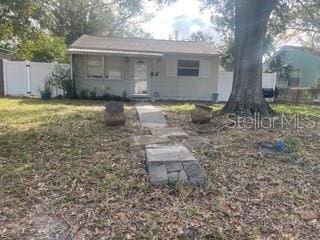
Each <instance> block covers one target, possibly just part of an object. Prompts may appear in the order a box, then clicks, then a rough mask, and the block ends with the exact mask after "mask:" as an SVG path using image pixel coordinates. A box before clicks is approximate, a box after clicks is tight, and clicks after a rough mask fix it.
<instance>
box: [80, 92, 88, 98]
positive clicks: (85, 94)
mask: <svg viewBox="0 0 320 240" xmlns="http://www.w3.org/2000/svg"><path fill="white" fill-rule="evenodd" d="M79 97H80V99H88V90H81V91H80V96H79Z"/></svg>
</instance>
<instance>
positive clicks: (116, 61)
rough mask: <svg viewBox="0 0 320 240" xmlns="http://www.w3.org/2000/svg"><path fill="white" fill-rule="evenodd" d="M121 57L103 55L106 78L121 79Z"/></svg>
mask: <svg viewBox="0 0 320 240" xmlns="http://www.w3.org/2000/svg"><path fill="white" fill-rule="evenodd" d="M121 73H122V58H121V57H105V59H104V76H105V78H106V79H111V80H121V79H122V76H121V75H122V74H121Z"/></svg>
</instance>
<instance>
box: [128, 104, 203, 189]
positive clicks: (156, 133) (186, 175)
mask: <svg viewBox="0 0 320 240" xmlns="http://www.w3.org/2000/svg"><path fill="white" fill-rule="evenodd" d="M136 109H137V112H138V115H139V119H140V122H141V125H142V126H143V127H148V128H150V131H151V133H152V135H144V136H139V137H135V138H134V142H135V145H145V146H146V156H147V170H148V172H149V175H150V182H151V183H152V184H155V185H165V184H169V183H177V182H183V183H190V184H193V185H195V186H198V187H203V186H205V183H206V177H205V173H204V170H203V169H202V168H201V166H200V164H199V162H198V160H197V159H196V158H195V157H194V156H193V154H192V153H191V152H190V151H189V150H188V149H187V148H186V147H185V146H183V145H181V144H164V143H165V142H168V141H170V139H169V138H168V137H188V135H187V134H186V133H185V132H184V131H182V130H181V129H180V128H177V127H166V120H165V117H164V115H163V113H162V111H161V110H160V109H158V108H157V107H155V106H152V105H151V104H150V103H138V104H136ZM159 143H162V144H159Z"/></svg>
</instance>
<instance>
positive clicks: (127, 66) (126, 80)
mask: <svg viewBox="0 0 320 240" xmlns="http://www.w3.org/2000/svg"><path fill="white" fill-rule="evenodd" d="M69 53H70V54H71V59H72V60H71V68H72V72H73V79H74V83H75V87H76V91H77V93H78V94H79V93H80V92H81V91H83V90H88V91H95V92H96V93H97V94H98V95H102V94H104V93H110V94H115V95H119V96H121V95H122V94H123V93H124V92H126V93H127V94H128V96H129V97H144V98H153V99H166V100H170V99H172V100H211V99H212V94H213V93H215V92H217V86H218V79H219V65H220V58H219V53H218V52H217V50H216V49H214V48H213V47H212V46H211V45H210V44H208V43H204V42H190V41H168V40H153V39H134V38H133V39H129V38H111V37H105V36H90V35H84V36H82V37H81V38H80V39H78V40H77V41H76V42H75V43H73V44H72V45H71V47H70V49H69Z"/></svg>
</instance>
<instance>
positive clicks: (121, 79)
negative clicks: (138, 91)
mask: <svg viewBox="0 0 320 240" xmlns="http://www.w3.org/2000/svg"><path fill="white" fill-rule="evenodd" d="M105 57H113V56H107V55H106V56H104V57H103V78H104V79H105V80H107V81H123V80H124V64H123V62H124V61H123V59H124V58H123V57H121V56H119V57H120V59H121V69H120V71H121V78H120V79H113V78H106V74H105V71H106V69H105V67H106V66H105V63H104V59H105Z"/></svg>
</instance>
